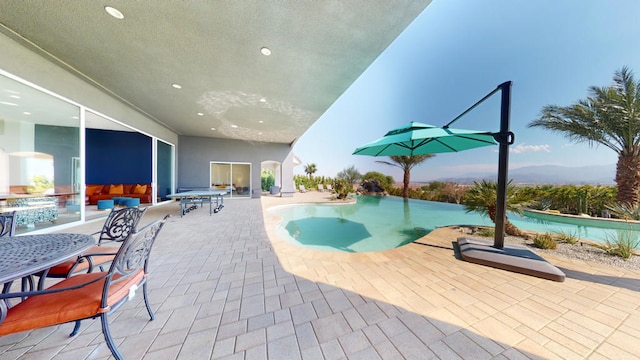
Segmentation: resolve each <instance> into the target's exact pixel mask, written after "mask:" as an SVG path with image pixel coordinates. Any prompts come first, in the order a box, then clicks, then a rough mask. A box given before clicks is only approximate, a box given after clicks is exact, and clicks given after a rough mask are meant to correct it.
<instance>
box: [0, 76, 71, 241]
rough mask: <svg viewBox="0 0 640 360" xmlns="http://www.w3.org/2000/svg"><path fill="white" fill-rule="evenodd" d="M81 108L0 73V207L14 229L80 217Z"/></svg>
mask: <svg viewBox="0 0 640 360" xmlns="http://www.w3.org/2000/svg"><path fill="white" fill-rule="evenodd" d="M79 157H80V108H79V107H78V106H76V105H73V104H70V103H68V102H66V101H64V100H61V99H59V98H57V97H55V96H53V95H50V94H47V93H45V92H42V91H40V90H37V89H34V88H32V87H30V86H27V85H25V84H22V83H20V82H18V81H15V80H13V79H10V78H8V77H6V76H2V75H0V211H2V212H9V211H17V214H18V222H17V223H18V226H17V232H18V233H25V232H30V231H33V230H41V229H43V228H47V227H51V226H55V225H60V224H64V223H69V222H73V221H79V220H80V199H79V191H78V188H77V186H75V179H76V178H77V175H78V171H79V170H78V167H79V161H78V159H79Z"/></svg>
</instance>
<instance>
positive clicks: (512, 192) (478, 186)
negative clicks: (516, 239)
mask: <svg viewBox="0 0 640 360" xmlns="http://www.w3.org/2000/svg"><path fill="white" fill-rule="evenodd" d="M497 200H498V183H495V182H489V181H486V180H482V181H481V182H477V181H474V182H473V187H472V188H470V189H468V190H467V192H466V193H465V194H464V200H463V201H462V204H463V205H464V208H465V210H466V211H467V212H468V213H469V212H472V211H475V212H477V213H480V214H481V215H484V216H488V217H489V219H491V221H493V223H494V224H495V222H496V207H497V203H498V201H497ZM527 203H528V202H527V201H526V200H525V198H524V197H523V196H522V194H521V193H520V192H519V191H517V189H516V187H515V186H514V185H512V184H511V181H509V183H507V211H512V212H515V213H518V214H521V213H522V209H521V208H522V206H525V205H527ZM504 231H505V232H506V233H507V234H509V235H512V236H525V233H523V232H522V231H521V230H520V229H518V228H517V227H516V226H515V225H513V224H512V223H511V222H510V221H509V219H506V218H505V221H504Z"/></svg>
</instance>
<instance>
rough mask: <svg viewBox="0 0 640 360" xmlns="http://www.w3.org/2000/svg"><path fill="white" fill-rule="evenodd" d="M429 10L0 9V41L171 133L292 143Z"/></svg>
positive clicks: (25, 4)
mask: <svg viewBox="0 0 640 360" xmlns="http://www.w3.org/2000/svg"><path fill="white" fill-rule="evenodd" d="M430 2H431V0H399V1H387V0H372V1H349V0H344V1H340V0H321V1H300V0H281V1H266V0H258V1H250V0H243V1H170V0H163V1H154V2H148V1H121V0H116V1H109V2H106V1H77V0H57V1H40V0H24V1H1V2H0V32H2V33H4V34H5V35H7V36H9V37H11V38H13V39H15V40H17V41H20V42H22V43H23V44H25V45H27V46H28V47H30V48H31V49H32V50H34V51H37V52H39V53H41V54H43V55H44V56H46V57H48V58H49V59H50V60H52V61H54V62H56V63H57V64H59V65H61V66H63V67H65V68H67V69H68V70H70V71H72V72H74V73H75V74H77V75H79V76H81V77H83V78H85V79H86V80H87V81H89V82H91V83H93V84H94V85H95V86H98V87H100V88H102V89H103V90H105V91H107V92H109V93H111V94H112V95H113V96H115V97H117V98H119V99H120V100H121V101H123V102H125V103H127V104H129V105H130V106H132V107H134V108H136V109H138V110H139V111H141V112H143V113H145V114H147V115H148V116H149V117H151V118H153V119H154V120H156V121H158V122H159V123H161V124H163V125H165V126H167V127H168V128H170V129H172V130H173V131H175V132H176V133H178V134H180V135H189V136H208V137H213V138H230V139H241V140H248V141H257V142H276V143H292V142H294V141H295V140H296V139H297V138H299V137H300V136H301V135H302V134H303V133H304V132H305V131H306V130H307V129H308V128H309V127H310V126H311V125H312V124H313V123H314V122H315V121H316V120H317V119H318V118H319V117H320V116H321V115H322V114H323V113H324V112H325V111H326V110H327V109H328V108H329V107H330V106H331V104H333V102H334V101H335V100H336V99H338V97H340V95H342V93H343V92H344V91H345V90H347V88H348V87H349V86H350V85H351V84H352V83H353V82H354V81H355V80H356V79H357V78H358V76H360V75H361V74H362V73H363V72H364V70H365V69H366V68H367V67H368V66H369V65H370V64H371V63H372V62H373V61H374V60H375V59H376V58H377V57H378V56H379V55H380V54H381V53H382V52H383V51H384V50H385V49H386V48H387V46H388V45H389V44H390V43H391V42H392V41H393V40H394V39H395V38H396V37H397V36H398V35H399V34H400V33H401V32H402V31H403V30H404V29H405V28H406V27H407V26H408V25H409V24H410V23H411V21H413V19H415V18H416V17H417V16H418V15H419V14H420V13H421V12H422V11H423V10H424V9H425V8H426V6H427V5H428V4H429V3H430ZM107 5H108V6H113V7H114V8H116V9H118V10H119V11H120V12H121V13H122V14H123V15H124V18H123V19H121V20H118V19H116V18H114V17H112V16H110V15H109V14H107V12H106V11H105V6H107ZM263 48H268V49H269V50H270V55H268V56H267V55H264V54H263V53H262V52H261V49H263ZM173 84H179V85H180V86H181V87H182V88H181V89H176V88H174V87H173V86H172V85H173ZM212 128H214V129H215V130H211V129H212Z"/></svg>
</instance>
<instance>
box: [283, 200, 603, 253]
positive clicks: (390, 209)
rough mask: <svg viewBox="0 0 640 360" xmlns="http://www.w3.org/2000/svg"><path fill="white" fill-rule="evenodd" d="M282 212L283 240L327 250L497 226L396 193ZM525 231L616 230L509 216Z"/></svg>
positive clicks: (381, 246)
mask: <svg viewBox="0 0 640 360" xmlns="http://www.w3.org/2000/svg"><path fill="white" fill-rule="evenodd" d="M271 211H273V212H275V213H276V214H278V215H280V216H282V218H283V220H282V222H281V223H280V225H279V226H278V228H277V233H278V235H279V236H280V238H282V239H285V240H287V241H289V242H291V243H293V244H296V245H300V246H303V247H306V248H311V249H316V250H324V251H342V252H370V251H382V250H388V249H392V248H396V247H399V246H402V245H405V244H408V243H410V242H412V241H414V240H416V239H418V238H420V237H422V236H424V235H426V234H427V233H429V232H431V231H432V230H433V229H435V228H437V227H442V226H448V225H484V226H494V224H493V223H492V222H491V220H490V219H489V218H487V217H483V216H481V215H479V214H477V213H466V212H465V210H464V207H463V206H462V205H457V204H449V203H440V202H433V201H425V200H415V199H409V200H408V201H405V200H404V199H402V198H399V197H394V196H386V197H381V196H358V197H357V202H356V203H352V204H340V205H336V204H325V203H322V204H305V205H289V206H281V207H276V208H273V209H271ZM508 217H509V221H511V223H513V224H514V225H515V226H517V227H518V228H520V229H523V230H533V231H542V232H552V233H553V232H564V233H567V234H573V235H575V236H577V237H579V238H584V239H589V240H593V241H598V242H604V241H605V239H606V238H607V237H610V236H611V234H612V233H614V231H615V230H608V229H601V228H595V227H586V226H577V225H571V224H561V223H553V222H549V221H542V220H539V219H532V218H527V217H522V216H519V215H517V214H512V213H511V214H509V215H508Z"/></svg>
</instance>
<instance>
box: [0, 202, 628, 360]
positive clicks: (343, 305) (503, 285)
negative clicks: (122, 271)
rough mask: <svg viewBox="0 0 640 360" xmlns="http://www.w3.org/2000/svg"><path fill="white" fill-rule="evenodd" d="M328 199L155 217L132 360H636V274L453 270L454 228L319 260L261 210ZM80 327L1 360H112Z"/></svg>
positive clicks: (29, 341) (120, 319) (124, 329)
mask: <svg viewBox="0 0 640 360" xmlns="http://www.w3.org/2000/svg"><path fill="white" fill-rule="evenodd" d="M328 197H329V195H328V194H327V193H318V192H309V193H306V194H295V196H294V197H293V198H277V197H263V198H262V199H252V200H234V201H227V202H226V206H225V208H224V209H223V211H221V212H220V213H218V214H214V215H213V216H209V214H208V211H207V210H206V209H199V210H197V211H194V212H192V213H189V214H188V215H186V216H184V217H183V218H181V217H180V216H179V211H178V205H177V204H175V203H172V204H169V205H162V206H157V207H155V208H153V209H151V210H149V211H148V212H147V214H146V215H145V218H144V219H143V224H144V223H148V222H150V221H151V220H153V219H155V218H158V217H161V216H163V215H165V214H167V213H171V214H173V215H174V216H173V217H172V218H171V219H169V221H168V223H167V224H166V226H165V227H164V229H163V231H162V233H161V234H160V236H159V238H158V241H157V243H156V245H155V247H154V250H153V252H152V264H151V269H150V271H151V277H150V279H149V285H150V289H151V291H150V298H151V302H152V305H153V307H154V309H155V311H156V320H154V321H149V319H148V317H147V314H146V311H145V309H144V306H143V305H142V303H141V299H140V297H139V296H138V297H137V298H135V299H134V300H133V301H131V302H129V303H127V304H126V305H124V306H123V307H122V308H121V309H119V310H118V311H117V312H116V313H115V314H114V316H113V317H112V330H113V334H114V336H115V338H116V341H117V342H118V344H119V346H120V349H121V352H122V353H123V355H124V356H125V358H126V359H189V360H191V359H429V358H436V359H460V358H461V359H490V358H496V359H505V358H507V359H525V358H539V359H584V358H589V359H632V358H640V345H639V344H640V272H637V271H629V270H624V269H620V268H611V267H607V266H602V265H597V264H589V263H586V262H583V261H571V260H567V259H563V258H560V257H555V256H546V259H547V260H548V261H550V262H551V263H553V264H555V265H556V266H558V267H560V268H561V269H563V270H564V271H565V272H566V274H567V280H566V281H565V282H563V283H557V282H551V281H548V280H541V279H537V278H534V277H530V276H526V275H520V274H515V273H511V272H506V271H503V270H498V269H492V268H488V267H484V266H481V265H476V264H471V263H466V262H463V261H460V260H458V259H456V257H455V253H454V250H453V246H452V242H453V241H455V239H456V238H457V237H458V236H460V234H459V233H456V232H455V231H453V230H448V229H438V230H436V231H434V232H432V233H431V234H429V235H427V236H426V237H425V238H423V239H421V241H420V243H414V244H409V245H407V246H404V247H401V248H398V249H394V250H389V251H384V252H378V253H362V254H343V253H326V252H318V251H311V250H305V249H302V248H299V247H296V246H294V245H291V244H289V243H287V242H285V241H283V240H281V239H279V238H278V237H277V236H276V235H275V231H274V227H275V225H276V224H277V223H278V221H279V219H278V217H277V216H276V215H274V214H273V213H271V212H269V211H265V210H264V209H266V208H268V207H271V206H275V205H280V204H288V203H295V202H306V201H327V200H328ZM346 206H349V205H346ZM100 226H101V222H94V223H90V224H85V225H83V226H80V227H78V228H74V229H71V230H65V231H75V232H86V233H89V232H92V231H94V230H96V229H98V228H99V227H100ZM72 328H73V326H72V325H71V324H66V325H61V326H58V327H53V328H47V329H40V330H35V331H31V332H24V333H20V334H15V335H11V336H5V337H2V338H0V359H2V360H3V359H74V360H75V359H106V358H109V357H110V353H109V350H108V349H107V347H106V345H105V342H104V338H103V337H102V333H101V331H100V324H99V322H98V321H95V320H88V321H85V322H84V323H83V327H82V329H81V332H80V334H78V335H77V336H75V337H73V338H70V337H68V333H69V332H70V331H71V329H72Z"/></svg>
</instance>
